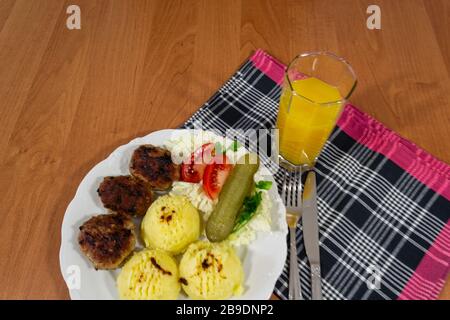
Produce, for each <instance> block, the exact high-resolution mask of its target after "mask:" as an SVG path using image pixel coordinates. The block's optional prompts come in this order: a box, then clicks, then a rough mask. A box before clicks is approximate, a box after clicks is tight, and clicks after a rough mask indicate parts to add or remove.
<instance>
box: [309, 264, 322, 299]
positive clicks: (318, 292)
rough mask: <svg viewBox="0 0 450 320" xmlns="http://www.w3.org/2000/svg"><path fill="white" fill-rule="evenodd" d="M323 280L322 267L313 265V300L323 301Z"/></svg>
mask: <svg viewBox="0 0 450 320" xmlns="http://www.w3.org/2000/svg"><path fill="white" fill-rule="evenodd" d="M321 283H322V279H321V276H320V265H318V264H311V298H312V300H322V284H321Z"/></svg>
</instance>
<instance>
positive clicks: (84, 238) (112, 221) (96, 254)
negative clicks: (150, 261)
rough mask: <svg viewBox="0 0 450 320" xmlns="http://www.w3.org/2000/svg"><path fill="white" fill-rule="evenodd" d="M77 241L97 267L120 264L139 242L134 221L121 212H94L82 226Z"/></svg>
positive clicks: (111, 267)
mask: <svg viewBox="0 0 450 320" xmlns="http://www.w3.org/2000/svg"><path fill="white" fill-rule="evenodd" d="M78 244H79V245H80V248H81V251H82V252H83V253H84V254H85V255H86V256H87V257H88V258H89V260H90V261H91V262H92V263H93V265H94V267H95V269H115V268H118V267H119V266H120V265H121V263H122V262H123V261H124V260H125V258H126V257H128V255H129V254H130V253H131V252H132V251H133V250H134V247H135V245H136V236H135V234H134V223H133V221H132V220H131V218H130V217H129V216H127V215H124V214H120V213H112V214H102V215H98V216H94V217H92V218H90V219H89V220H87V221H86V222H84V223H83V225H82V226H81V227H80V233H79V235H78Z"/></svg>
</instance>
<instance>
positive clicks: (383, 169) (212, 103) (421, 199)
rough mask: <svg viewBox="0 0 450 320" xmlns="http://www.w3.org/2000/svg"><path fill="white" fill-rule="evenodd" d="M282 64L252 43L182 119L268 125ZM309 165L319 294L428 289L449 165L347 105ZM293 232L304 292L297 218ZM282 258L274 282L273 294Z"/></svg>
mask: <svg viewBox="0 0 450 320" xmlns="http://www.w3.org/2000/svg"><path fill="white" fill-rule="evenodd" d="M283 71H284V66H283V65H282V64H280V63H279V62H277V61H276V60H275V59H273V58H272V57H270V56H269V55H267V54H266V53H264V52H263V51H261V50H258V51H257V52H256V53H255V54H254V55H253V56H252V57H251V58H250V59H249V60H248V61H247V62H245V63H244V64H243V65H242V66H241V68H240V69H239V70H238V71H237V72H236V73H235V74H234V75H233V77H232V78H231V79H230V80H229V81H227V82H226V83H225V85H224V86H223V87H222V88H220V90H219V91H218V92H217V93H216V94H214V95H213V96H212V97H211V98H210V99H209V100H208V101H207V102H206V103H205V104H204V105H203V106H202V107H201V108H200V109H199V110H198V111H197V112H196V113H195V114H194V115H193V116H192V117H191V118H190V119H189V120H188V121H187V122H186V123H185V124H184V126H183V127H186V128H192V127H194V126H195V124H197V125H198V123H201V127H202V129H205V130H215V131H216V132H217V131H218V132H220V133H222V134H225V133H226V131H227V130H228V129H230V128H233V129H241V130H248V129H261V128H274V126H275V122H276V116H277V110H278V100H279V97H280V93H281V85H280V83H281V80H282V74H283ZM264 161H266V162H267V161H270V160H269V158H265V159H264ZM316 170H317V192H318V208H319V229H320V248H321V265H322V266H321V268H322V279H323V281H322V289H323V296H324V298H325V299H434V298H436V297H437V295H438V294H439V292H440V290H441V289H442V286H443V284H444V281H445V279H446V277H447V275H448V271H449V262H450V223H449V219H450V200H449V199H450V182H449V181H450V167H449V166H448V165H446V164H444V163H442V162H439V161H438V160H436V159H434V158H433V157H432V156H430V155H428V154H426V152H424V151H422V150H420V149H419V148H417V147H416V146H414V145H413V144H411V143H409V142H407V141H406V140H404V139H402V138H401V137H399V136H398V135H396V134H395V133H393V132H391V131H390V130H388V129H387V128H385V127H384V126H382V125H381V124H380V123H378V122H377V121H376V120H374V119H372V118H370V117H369V116H367V115H365V114H363V113H362V112H360V111H359V110H357V109H356V108H355V107H353V106H350V105H348V106H347V107H346V108H345V110H344V112H343V114H342V116H341V119H340V120H339V123H338V126H336V128H335V130H334V131H333V133H332V135H331V136H330V138H329V140H328V142H327V144H326V146H325V148H324V150H323V151H322V153H321V155H320V157H319V159H318V162H317V166H316ZM281 176H282V175H281V173H280V172H278V173H277V174H276V175H275V177H276V180H277V182H278V184H279V185H280V184H281ZM297 234H298V238H297V247H298V248H297V249H298V253H299V254H298V263H299V266H300V276H301V285H302V293H303V296H304V297H305V298H306V299H308V298H310V296H311V292H310V291H311V290H310V288H311V284H310V270H309V264H308V261H307V258H306V253H305V249H304V246H303V234H302V224H301V221H300V223H299V225H298V232H297ZM288 268H289V264H288V261H287V262H286V264H285V268H284V271H283V273H282V274H281V276H280V278H279V280H278V282H277V284H276V287H275V289H274V293H275V294H276V295H278V296H279V297H280V298H282V299H286V298H287V295H288V271H289V270H288Z"/></svg>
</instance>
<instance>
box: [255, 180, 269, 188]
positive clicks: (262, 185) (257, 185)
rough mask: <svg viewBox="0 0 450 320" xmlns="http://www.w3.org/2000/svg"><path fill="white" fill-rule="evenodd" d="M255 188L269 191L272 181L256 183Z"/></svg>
mask: <svg viewBox="0 0 450 320" xmlns="http://www.w3.org/2000/svg"><path fill="white" fill-rule="evenodd" d="M255 187H256V189H261V190H270V188H272V181H265V180H261V181H258V182H257V183H256V185H255Z"/></svg>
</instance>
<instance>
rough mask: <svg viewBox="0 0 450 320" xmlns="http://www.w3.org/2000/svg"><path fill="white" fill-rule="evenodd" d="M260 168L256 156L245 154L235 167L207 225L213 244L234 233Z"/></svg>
mask: <svg viewBox="0 0 450 320" xmlns="http://www.w3.org/2000/svg"><path fill="white" fill-rule="evenodd" d="M258 168H259V159H258V156H257V155H255V154H245V155H244V156H243V157H242V158H240V159H239V160H238V162H237V164H236V165H235V166H234V168H233V170H232V171H231V173H230V175H229V177H228V178H227V180H226V181H225V184H224V186H223V188H222V191H221V192H220V194H219V201H218V203H217V205H216V207H215V208H214V210H213V212H212V214H211V216H210V217H209V219H208V222H207V223H206V236H207V237H208V240H210V241H212V242H219V241H223V240H225V239H226V238H227V237H228V236H229V235H230V233H231V232H232V231H233V228H234V225H235V221H236V218H237V216H238V214H239V212H240V210H241V208H242V204H243V202H244V199H245V197H246V196H248V195H249V193H250V192H251V190H252V186H253V183H254V180H253V176H254V175H255V173H256V171H257V170H258Z"/></svg>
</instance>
